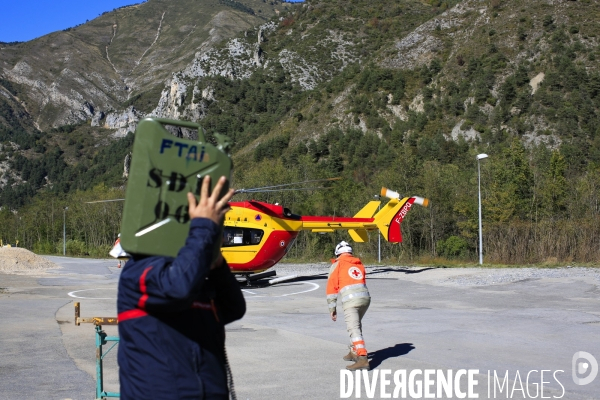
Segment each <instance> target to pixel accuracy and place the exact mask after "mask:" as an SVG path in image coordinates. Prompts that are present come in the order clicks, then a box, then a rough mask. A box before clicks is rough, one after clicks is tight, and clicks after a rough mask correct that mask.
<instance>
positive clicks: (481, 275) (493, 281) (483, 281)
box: [440, 267, 600, 286]
mask: <svg viewBox="0 0 600 400" xmlns="http://www.w3.org/2000/svg"><path fill="white" fill-rule="evenodd" d="M469 270H470V272H471V274H469V275H459V276H455V277H451V278H448V279H445V280H444V281H442V282H440V283H445V284H454V285H457V286H489V285H501V284H505V283H513V282H518V281H525V280H531V279H542V278H563V279H564V278H593V279H596V280H597V281H598V282H600V269H598V268H583V267H564V268H500V269H494V270H489V269H484V268H469Z"/></svg>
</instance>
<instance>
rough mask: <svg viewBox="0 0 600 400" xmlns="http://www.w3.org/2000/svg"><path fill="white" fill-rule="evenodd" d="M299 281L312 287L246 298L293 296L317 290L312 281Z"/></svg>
mask: <svg viewBox="0 0 600 400" xmlns="http://www.w3.org/2000/svg"><path fill="white" fill-rule="evenodd" d="M301 283H302V284H303V285H312V287H311V288H310V289H307V290H302V291H300V292H294V293H286V294H280V295H277V296H268V295H259V296H251V297H248V298H249V299H255V298H257V297H286V296H293V295H295V294H302V293H308V292H312V291H313V290H317V289H318V288H319V287H320V286H319V285H318V284H316V283H313V282H301ZM242 290H244V291H246V290H245V289H242Z"/></svg>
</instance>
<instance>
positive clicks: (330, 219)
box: [300, 216, 375, 223]
mask: <svg viewBox="0 0 600 400" xmlns="http://www.w3.org/2000/svg"><path fill="white" fill-rule="evenodd" d="M300 221H304V222H366V223H370V222H373V221H375V218H353V217H313V216H308V217H307V216H302V218H301V219H300Z"/></svg>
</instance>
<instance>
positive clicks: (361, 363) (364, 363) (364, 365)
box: [346, 356, 371, 371]
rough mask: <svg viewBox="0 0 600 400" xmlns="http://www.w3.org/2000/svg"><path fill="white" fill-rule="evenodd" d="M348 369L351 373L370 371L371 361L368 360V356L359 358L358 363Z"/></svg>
mask: <svg viewBox="0 0 600 400" xmlns="http://www.w3.org/2000/svg"><path fill="white" fill-rule="evenodd" d="M346 369H347V370H350V371H357V370H359V369H366V370H367V371H368V370H370V369H371V366H370V365H369V359H368V358H367V356H358V358H357V359H356V362H355V363H354V364H352V365H348V366H347V367H346Z"/></svg>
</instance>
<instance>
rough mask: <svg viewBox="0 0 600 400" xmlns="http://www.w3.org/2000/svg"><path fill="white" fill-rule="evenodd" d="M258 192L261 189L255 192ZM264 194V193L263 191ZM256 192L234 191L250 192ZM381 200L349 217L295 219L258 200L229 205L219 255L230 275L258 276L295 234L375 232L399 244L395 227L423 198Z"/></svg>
mask: <svg viewBox="0 0 600 400" xmlns="http://www.w3.org/2000/svg"><path fill="white" fill-rule="evenodd" d="M258 189H263V188H258ZM263 191H264V190H263ZM252 192H255V193H257V192H260V190H252V189H250V190H247V191H246V190H243V189H242V190H239V191H236V193H252ZM381 197H387V198H388V199H389V201H388V202H387V203H386V204H385V205H384V206H382V207H380V205H381V201H370V202H369V203H368V204H367V205H365V206H364V207H363V208H362V209H361V210H360V211H359V212H357V213H356V214H355V215H354V216H353V217H331V216H330V217H327V216H301V215H296V214H293V213H292V212H291V211H290V210H289V209H287V208H285V207H283V206H281V205H279V204H270V203H265V202H262V201H255V200H249V201H241V202H230V203H229V204H230V205H231V210H230V211H228V212H227V214H226V215H225V223H224V229H223V246H222V248H221V251H222V253H223V257H224V258H225V260H227V263H228V264H229V266H230V268H231V270H232V271H233V272H234V273H237V274H244V275H250V274H254V273H260V272H263V271H266V270H267V269H269V268H271V267H272V266H274V265H275V264H276V263H277V262H279V261H280V260H281V259H282V258H283V257H284V256H285V255H286V254H287V252H288V251H289V250H290V248H291V247H292V245H293V244H294V241H295V239H296V237H297V236H298V233H299V232H300V231H302V230H309V231H311V232H319V233H324V232H333V231H335V230H348V232H349V234H350V236H351V238H352V239H353V240H354V241H355V242H367V241H369V237H368V235H367V232H368V231H375V230H377V229H379V230H380V231H381V235H382V236H383V238H384V239H385V240H387V241H388V242H391V243H399V242H402V232H401V230H400V224H401V223H402V221H403V220H404V217H405V216H406V213H407V212H408V211H409V210H410V208H411V207H412V206H413V204H419V205H421V206H424V207H427V205H428V203H429V201H428V200H427V199H425V198H422V197H418V196H412V197H403V198H400V195H399V194H398V193H397V192H394V191H392V190H389V189H387V188H382V190H381Z"/></svg>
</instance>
